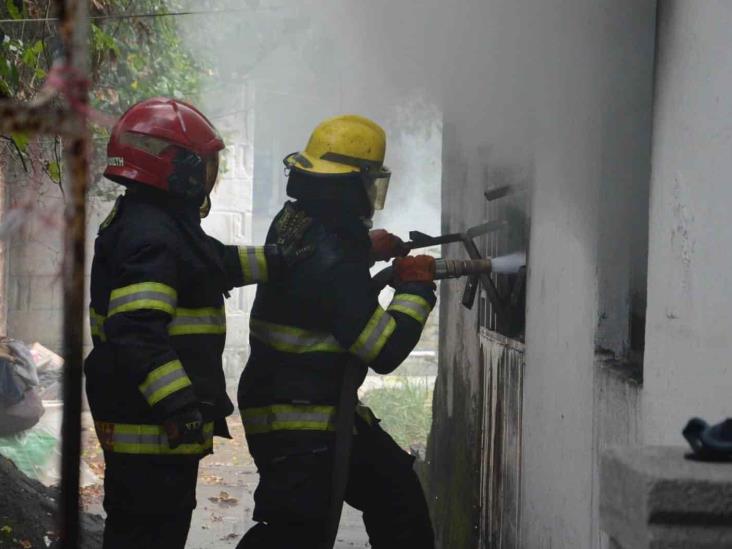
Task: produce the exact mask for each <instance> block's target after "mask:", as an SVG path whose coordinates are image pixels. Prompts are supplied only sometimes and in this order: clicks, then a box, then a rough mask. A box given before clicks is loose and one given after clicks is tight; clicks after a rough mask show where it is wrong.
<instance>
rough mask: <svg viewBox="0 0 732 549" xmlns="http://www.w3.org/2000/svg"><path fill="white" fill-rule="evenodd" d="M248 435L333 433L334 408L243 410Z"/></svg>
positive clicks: (243, 420)
mask: <svg viewBox="0 0 732 549" xmlns="http://www.w3.org/2000/svg"><path fill="white" fill-rule="evenodd" d="M241 417H242V422H243V423H244V429H245V430H246V432H247V435H257V434H262V433H269V432H272V431H332V430H333V429H334V424H333V422H334V419H335V408H334V407H333V406H317V405H316V406H312V405H299V406H298V405H290V404H276V405H273V406H265V407H263V408H247V409H242V410H241Z"/></svg>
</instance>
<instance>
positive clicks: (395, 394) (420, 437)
mask: <svg viewBox="0 0 732 549" xmlns="http://www.w3.org/2000/svg"><path fill="white" fill-rule="evenodd" d="M387 379H388V378H387ZM362 401H363V403H364V404H366V405H367V406H369V407H370V408H371V409H372V410H373V412H374V414H376V417H378V418H380V419H381V426H382V427H383V428H384V429H385V430H386V431H388V432H389V434H390V435H391V436H392V437H393V438H394V440H395V441H396V442H397V444H399V445H400V446H401V447H402V448H405V449H409V448H410V447H411V446H420V445H421V446H425V445H426V444H427V436H428V435H429V431H430V426H431V424H432V387H431V386H430V385H428V384H427V383H426V382H424V381H422V380H410V379H407V378H402V379H398V380H397V381H396V383H394V384H389V385H385V386H384V387H381V388H378V389H372V390H370V391H368V392H367V393H366V394H365V395H364V398H363V399H362Z"/></svg>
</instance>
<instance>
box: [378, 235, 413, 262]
mask: <svg viewBox="0 0 732 549" xmlns="http://www.w3.org/2000/svg"><path fill="white" fill-rule="evenodd" d="M369 238H370V239H371V259H372V260H374V261H388V260H390V259H391V258H392V257H403V256H405V255H407V254H408V253H409V248H407V246H406V244H404V241H403V240H402V239H401V238H399V237H398V236H397V235H395V234H391V233H390V232H388V231H385V230H384V229H375V230H373V231H370V232H369Z"/></svg>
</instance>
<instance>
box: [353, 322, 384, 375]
mask: <svg viewBox="0 0 732 549" xmlns="http://www.w3.org/2000/svg"><path fill="white" fill-rule="evenodd" d="M393 322H394V319H393V318H392V317H391V315H389V314H387V313H384V314H382V315H381V317H380V318H379V322H378V324H377V325H376V326H375V327H374V329H373V330H372V331H371V333H370V334H369V336H368V339H366V341H365V342H364V344H363V345H360V346H358V347H357V348H356V349H354V352H355V353H356V355H357V356H358V357H359V358H360V359H361V360H363V361H364V362H367V363H368V362H370V361H372V360H373V359H374V358H376V356H377V355H378V354H379V353H380V352H381V349H382V348H383V347H384V344H385V343H386V340H387V337H388V336H387V337H384V336H385V334H386V333H387V331H388V328H389V325H390V323H393Z"/></svg>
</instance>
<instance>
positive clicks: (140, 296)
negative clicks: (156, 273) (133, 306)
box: [109, 290, 176, 311]
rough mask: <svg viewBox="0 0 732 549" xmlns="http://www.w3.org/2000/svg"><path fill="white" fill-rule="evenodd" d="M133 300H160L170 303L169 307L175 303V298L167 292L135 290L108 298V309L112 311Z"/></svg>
mask: <svg viewBox="0 0 732 549" xmlns="http://www.w3.org/2000/svg"><path fill="white" fill-rule="evenodd" d="M134 301H161V302H163V303H165V304H167V305H170V307H172V308H175V303H176V300H175V298H174V297H172V296H170V295H168V294H164V293H162V292H156V291H153V290H143V291H140V292H135V293H133V294H129V295H123V296H120V297H115V298H114V299H110V300H109V310H110V311H113V310H115V309H118V308H119V307H121V306H123V305H127V304H128V303H132V302H134ZM141 308H142V307H141Z"/></svg>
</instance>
